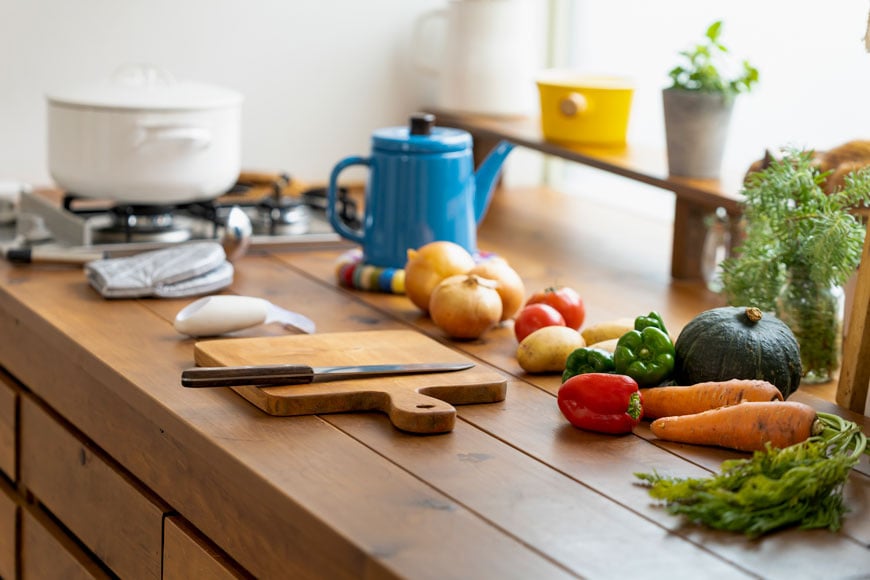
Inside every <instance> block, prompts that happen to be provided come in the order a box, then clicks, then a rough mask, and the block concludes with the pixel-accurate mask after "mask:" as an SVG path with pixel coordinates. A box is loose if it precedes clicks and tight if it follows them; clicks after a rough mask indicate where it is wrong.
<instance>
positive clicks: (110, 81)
mask: <svg viewBox="0 0 870 580" xmlns="http://www.w3.org/2000/svg"><path fill="white" fill-rule="evenodd" d="M46 97H47V98H48V100H49V102H51V103H53V104H57V105H65V106H75V107H90V108H92V107H96V108H108V109H125V110H162V111H169V110H202V109H217V108H223V107H232V106H236V105H238V104H240V103H241V102H242V99H243V97H242V95H241V93H238V92H236V91H234V90H231V89H226V88H223V87H218V86H214V85H207V84H202V83H195V82H189V81H183V82H182V81H176V80H175V78H174V77H173V76H172V75H171V74H169V73H168V72H167V71H165V70H163V69H160V68H158V67H155V66H151V65H140V64H134V65H125V66H122V67H121V68H119V69H118V70H116V71H115V72H114V73H113V74H112V76H110V77H109V78H107V79H104V80H102V81H100V82H92V83H86V84H81V85H78V86H73V87H69V88H67V89H62V90H58V91H53V92H49V93H48V94H47V95H46Z"/></svg>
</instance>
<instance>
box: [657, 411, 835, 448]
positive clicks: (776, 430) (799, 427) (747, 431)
mask: <svg viewBox="0 0 870 580" xmlns="http://www.w3.org/2000/svg"><path fill="white" fill-rule="evenodd" d="M822 427H823V426H822V425H821V424H820V422H819V421H818V420H817V417H816V411H815V410H814V409H813V408H812V407H810V406H809V405H805V404H803V403H798V402H792V401H786V402H745V403H739V404H737V405H731V406H728V407H720V408H718V409H711V410H709V411H704V412H702V413H695V414H693V415H683V416H681V417H662V418H661V419H656V420H655V421H653V422H652V423H651V424H650V429H651V430H652V432H653V435H655V436H656V437H658V438H659V439H664V440H665V441H677V442H679V443H692V444H696V445H717V446H719V447H728V448H729V449H737V450H738V451H760V450H762V449H764V448H765V444H766V443H768V442H770V444H771V445H772V446H773V447H776V448H779V449H782V448H784V447H788V446H789V445H794V444H796V443H800V442H802V441H806V440H807V439H809V438H810V437H811V436H813V435H817V434H819V432H820V431H821V429H822Z"/></svg>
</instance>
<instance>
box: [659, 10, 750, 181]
mask: <svg viewBox="0 0 870 580" xmlns="http://www.w3.org/2000/svg"><path fill="white" fill-rule="evenodd" d="M721 34H722V21H721V20H720V21H716V22H714V23H713V24H711V25H710V26H709V27H708V28H707V32H706V34H705V35H704V40H703V41H702V42H701V43H699V44H697V45H695V46H694V47H692V48H691V49H688V50H684V51H681V52H680V53H679V54H680V56H682V57H683V59H684V62H683V63H681V64H678V65H677V66H676V67H674V68H673V69H671V71H670V72H669V73H668V76H669V77H670V78H671V81H672V84H671V86H669V87H668V88H666V89H664V90H663V91H662V101H663V104H664V114H665V134H666V138H667V150H668V169H669V171H670V173H671V174H672V175H681V176H685V177H694V178H700V179H718V178H719V172H720V169H721V165H722V156H723V153H724V150H725V142H726V140H727V137H728V126H729V125H730V122H731V111H732V109H733V105H734V99H735V97H737V95H739V94H740V93H746V92H749V91H750V90H752V87H753V86H754V85H755V84H756V83H757V82H758V70H757V69H756V68H755V67H753V66H752V65H750V64H749V62H747V61H745V60H744V61H743V62H742V63H741V64H740V65H739V67H738V69H737V70H735V71H734V72H733V74H729V70H730V69H731V68H733V65H734V61H733V60H732V59H730V58H729V57H730V53H729V51H728V49H727V48H726V47H725V45H723V44H722V42H721V41H720V40H719V38H720V36H721Z"/></svg>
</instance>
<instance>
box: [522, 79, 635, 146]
mask: <svg viewBox="0 0 870 580" xmlns="http://www.w3.org/2000/svg"><path fill="white" fill-rule="evenodd" d="M537 85H538V91H539V93H540V97H541V128H542V130H543V133H544V138H545V139H548V140H552V141H566V142H570V143H583V144H590V145H593V144H595V145H623V144H625V140H626V134H627V132H628V118H629V114H630V113H631V99H632V97H633V96H634V87H633V86H632V84H631V82H630V81H629V80H628V79H626V78H622V77H607V76H588V75H581V74H578V73H571V72H566V71H547V72H546V73H544V74H543V75H541V76H540V77H539V78H538V81H537Z"/></svg>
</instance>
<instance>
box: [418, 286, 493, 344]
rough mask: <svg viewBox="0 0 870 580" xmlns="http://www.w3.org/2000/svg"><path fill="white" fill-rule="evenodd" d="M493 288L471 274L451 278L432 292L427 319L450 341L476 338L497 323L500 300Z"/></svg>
mask: <svg viewBox="0 0 870 580" xmlns="http://www.w3.org/2000/svg"><path fill="white" fill-rule="evenodd" d="M495 287H496V282H495V281H493V280H489V279H486V278H481V277H480V276H477V275H475V274H459V275H457V276H451V277H449V278H447V279H445V280H444V281H442V282H441V283H440V284H439V285H438V286H436V287H435V290H433V292H432V297H431V299H430V301H429V316H431V318H432V322H434V323H435V325H436V326H437V327H438V328H440V329H441V330H443V331H444V333H445V334H447V335H448V336H450V337H451V338H459V339H466V340H470V339H475V338H479V337H480V336H482V335H483V333H485V332H486V331H487V330H489V329H490V328H492V327H493V326H495V325H496V324H498V322H499V321H500V320H501V313H502V303H501V296H499V294H498V292H497V291H496V289H495Z"/></svg>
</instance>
